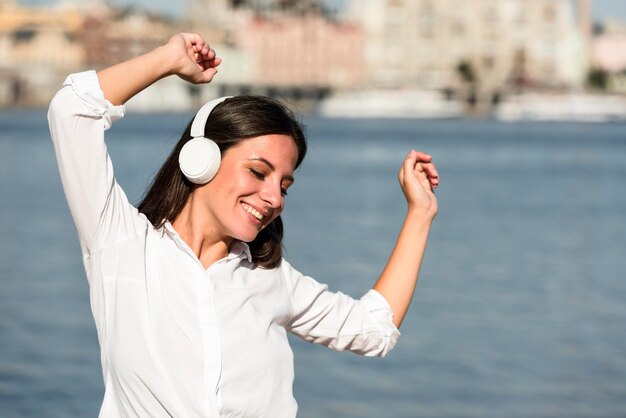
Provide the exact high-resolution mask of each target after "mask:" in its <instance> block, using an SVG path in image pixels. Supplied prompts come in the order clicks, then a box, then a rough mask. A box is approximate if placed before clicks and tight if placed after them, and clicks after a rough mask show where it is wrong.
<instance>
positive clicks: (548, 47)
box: [348, 0, 586, 91]
mask: <svg viewBox="0 0 626 418" xmlns="http://www.w3.org/2000/svg"><path fill="white" fill-rule="evenodd" d="M348 16H349V18H350V19H351V20H353V21H354V22H357V23H358V24H360V25H362V26H363V30H364V33H365V42H364V46H365V49H364V55H365V62H366V68H367V69H368V74H367V76H366V77H367V80H368V84H370V85H376V86H387V87H406V86H415V87H429V88H438V89H444V88H449V87H454V86H457V85H459V84H460V83H462V76H463V75H465V76H466V77H467V75H468V70H471V73H472V75H473V76H474V77H475V80H474V81H475V83H476V85H477V86H478V87H479V88H481V89H486V90H491V91H495V90H498V89H501V88H505V87H507V86H511V85H528V84H532V85H535V86H538V85H539V86H557V87H558V86H567V87H571V86H581V85H582V84H583V82H584V77H585V73H586V58H585V56H586V53H585V44H584V40H583V35H582V34H581V33H580V31H579V29H578V25H577V22H576V19H575V17H574V16H573V10H572V4H571V2H570V1H569V0H446V1H435V0H353V1H352V2H351V3H350V7H349V9H348ZM461 67H463V68H464V70H465V74H460V71H459V69H460V68H461Z"/></svg>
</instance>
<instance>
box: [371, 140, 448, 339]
mask: <svg viewBox="0 0 626 418" xmlns="http://www.w3.org/2000/svg"><path fill="white" fill-rule="evenodd" d="M431 161H432V157H431V156H430V155H428V154H425V153H421V152H416V151H411V152H410V153H409V154H408V155H407V156H406V158H405V160H404V163H403V165H402V168H401V169H400V172H399V173H398V180H399V181H400V185H401V186H402V191H403V192H404V195H405V196H406V199H407V203H408V211H407V215H406V218H405V220H404V224H403V225H402V229H401V230H400V234H399V236H398V240H397V242H396V245H395V247H394V249H393V251H392V253H391V256H390V257H389V261H388V262H387V265H386V266H385V269H384V270H383V272H382V274H381V275H380V277H379V279H378V281H377V282H376V284H375V285H374V289H376V290H377V291H378V292H380V293H381V294H382V295H383V296H384V297H385V299H387V302H389V305H391V308H392V310H393V314H394V318H393V322H394V324H395V325H396V326H398V327H399V326H400V324H402V320H403V319H404V316H405V315H406V312H407V310H408V309H409V305H410V303H411V299H412V298H413V292H414V291H415V286H416V285H417V279H418V275H419V271H420V267H421V265H422V259H423V257H424V252H425V250H426V241H427V239H428V232H429V230H430V225H431V223H432V221H433V219H434V218H435V215H436V214H437V199H436V198H435V194H434V193H433V189H434V188H436V187H437V186H438V185H439V176H438V174H437V169H436V167H435V165H434V164H433V163H432V162H431Z"/></svg>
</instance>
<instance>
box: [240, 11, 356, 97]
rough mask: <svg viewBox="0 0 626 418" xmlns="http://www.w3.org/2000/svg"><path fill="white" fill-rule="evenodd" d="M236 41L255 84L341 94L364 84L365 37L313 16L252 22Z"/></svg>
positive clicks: (347, 27) (253, 20)
mask: <svg viewBox="0 0 626 418" xmlns="http://www.w3.org/2000/svg"><path fill="white" fill-rule="evenodd" d="M236 39H237V41H236V43H237V46H238V47H239V48H241V49H243V50H244V51H245V53H246V54H247V55H248V56H249V57H250V59H251V62H252V68H253V72H254V75H253V77H254V81H255V82H257V83H261V84H266V85H277V86H281V85H283V86H284V85H313V86H328V87H337V88H345V87H352V86H357V85H361V84H362V82H363V80H364V74H365V69H364V63H363V59H362V55H361V54H360V53H359V51H361V50H362V49H363V37H362V33H361V30H360V29H359V28H358V27H355V26H354V25H349V24H345V23H337V22H331V21H328V20H327V19H325V18H324V17H322V16H320V15H317V14H311V15H304V16H286V17H283V18H281V19H280V20H270V19H265V18H252V19H250V20H249V21H248V22H246V24H245V25H244V26H243V27H241V28H239V30H238V33H237V38H236ZM355 51H356V53H355Z"/></svg>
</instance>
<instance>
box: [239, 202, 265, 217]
mask: <svg viewBox="0 0 626 418" xmlns="http://www.w3.org/2000/svg"><path fill="white" fill-rule="evenodd" d="M242 206H243V208H244V210H245V211H246V212H248V213H249V214H250V215H252V216H254V217H255V218H257V219H258V220H259V221H262V220H263V215H261V212H259V211H258V210H256V209H254V208H253V207H251V206H248V205H242Z"/></svg>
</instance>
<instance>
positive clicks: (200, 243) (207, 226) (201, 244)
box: [172, 199, 233, 269]
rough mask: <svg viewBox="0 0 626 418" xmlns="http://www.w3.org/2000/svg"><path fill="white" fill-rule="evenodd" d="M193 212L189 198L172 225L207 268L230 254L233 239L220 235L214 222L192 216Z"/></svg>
mask: <svg viewBox="0 0 626 418" xmlns="http://www.w3.org/2000/svg"><path fill="white" fill-rule="evenodd" d="M193 212H194V211H193V204H192V199H189V201H188V202H187V204H186V205H185V207H184V208H183V210H182V211H181V213H180V214H179V215H178V216H177V217H176V219H174V221H173V222H172V226H173V227H174V229H175V230H176V232H177V233H178V235H179V236H180V238H181V239H182V240H183V241H185V243H186V244H187V245H188V246H189V248H191V250H192V251H193V252H194V254H195V255H196V257H198V260H200V263H201V264H202V266H203V267H204V268H205V269H206V268H209V266H211V264H213V263H215V262H216V261H218V260H221V259H222V258H224V257H226V256H227V255H228V251H229V249H230V245H231V244H232V241H233V239H232V238H231V237H223V236H219V234H218V233H217V230H216V228H215V226H214V225H213V223H212V222H210V221H209V220H208V219H199V218H198V217H197V216H192V214H193Z"/></svg>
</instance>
